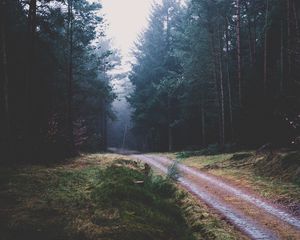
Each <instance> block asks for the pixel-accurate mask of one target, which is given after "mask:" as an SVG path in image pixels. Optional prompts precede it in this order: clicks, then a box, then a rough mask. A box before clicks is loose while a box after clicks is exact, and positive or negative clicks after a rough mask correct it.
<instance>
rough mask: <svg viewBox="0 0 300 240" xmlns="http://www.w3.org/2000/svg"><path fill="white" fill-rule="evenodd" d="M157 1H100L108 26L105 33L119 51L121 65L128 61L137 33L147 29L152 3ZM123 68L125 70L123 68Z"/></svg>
mask: <svg viewBox="0 0 300 240" xmlns="http://www.w3.org/2000/svg"><path fill="white" fill-rule="evenodd" d="M158 1H159V0H102V1H101V3H102V6H103V9H102V12H103V13H104V14H105V19H106V20H107V23H108V24H109V26H108V28H107V30H106V33H107V35H108V36H109V37H110V38H112V40H113V45H114V47H116V48H117V49H119V50H120V52H121V55H122V57H123V58H124V59H123V64H124V65H126V62H127V61H130V53H131V49H132V48H133V46H134V42H135V41H136V40H137V37H138V35H139V33H141V32H142V30H143V29H145V28H146V27H147V24H148V17H149V14H150V11H151V6H152V3H153V2H158ZM124 68H126V67H125V66H124Z"/></svg>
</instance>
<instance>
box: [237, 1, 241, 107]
mask: <svg viewBox="0 0 300 240" xmlns="http://www.w3.org/2000/svg"><path fill="white" fill-rule="evenodd" d="M236 6H237V19H236V35H237V62H238V91H239V94H238V95H239V105H240V106H242V66H241V2H240V0H236Z"/></svg>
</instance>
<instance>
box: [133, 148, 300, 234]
mask: <svg viewBox="0 0 300 240" xmlns="http://www.w3.org/2000/svg"><path fill="white" fill-rule="evenodd" d="M131 156H132V157H134V158H136V159H139V160H141V161H143V162H147V163H148V164H150V165H152V166H153V167H155V168H157V169H159V170H160V171H162V172H164V173H167V171H168V166H170V165H171V164H172V163H173V161H171V160H169V159H168V158H165V157H160V156H156V155H142V154H135V155H131ZM178 169H179V170H180V173H181V177H180V178H179V183H180V184H181V185H182V186H183V187H184V188H186V189H187V190H188V191H189V192H191V193H192V194H194V195H195V196H197V197H198V198H199V200H201V201H203V202H205V203H206V204H207V205H209V206H210V207H211V208H213V209H214V210H215V211H216V212H218V213H219V214H221V215H222V216H223V217H225V218H226V219H227V221H228V222H230V223H231V224H233V225H234V226H235V227H236V228H238V229H239V230H240V231H242V232H243V233H244V234H246V235H247V236H249V237H250V238H251V239H300V218H299V216H298V217H297V216H293V215H292V214H290V213H288V212H286V211H285V210H283V209H281V208H280V207H278V206H275V205H274V204H272V203H270V202H268V201H267V200H266V199H262V198H261V197H259V196H256V195H255V194H254V193H249V192H248V191H246V190H245V189H241V188H237V187H235V186H233V185H231V184H230V183H229V182H228V181H223V180H222V179H221V178H220V177H216V176H213V175H211V174H207V173H205V172H202V171H199V170H195V169H193V168H191V167H187V166H185V165H183V164H178Z"/></svg>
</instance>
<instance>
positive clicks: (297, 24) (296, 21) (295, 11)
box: [292, 0, 300, 39]
mask: <svg viewBox="0 0 300 240" xmlns="http://www.w3.org/2000/svg"><path fill="white" fill-rule="evenodd" d="M292 7H293V14H294V19H295V28H296V36H297V39H298V37H299V34H300V33H299V19H298V14H297V9H296V3H295V0H293V6H292Z"/></svg>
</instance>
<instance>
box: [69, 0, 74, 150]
mask: <svg viewBox="0 0 300 240" xmlns="http://www.w3.org/2000/svg"><path fill="white" fill-rule="evenodd" d="M68 45H69V47H68V48H69V54H68V73H67V76H68V77H67V92H68V99H67V131H68V141H69V147H70V151H71V153H72V152H73V151H74V133H73V111H72V107H73V106H72V105H73V104H72V103H73V0H68Z"/></svg>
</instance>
